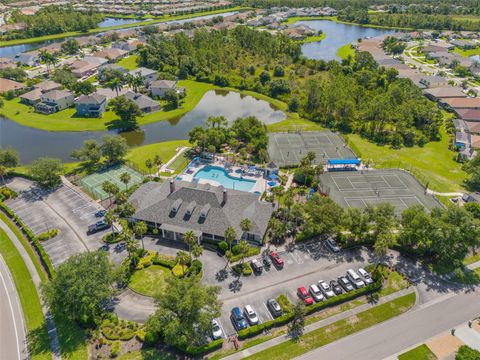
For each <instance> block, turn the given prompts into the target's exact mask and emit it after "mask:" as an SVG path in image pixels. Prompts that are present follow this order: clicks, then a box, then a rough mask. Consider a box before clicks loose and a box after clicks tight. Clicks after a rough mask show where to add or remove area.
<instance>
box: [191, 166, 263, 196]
mask: <svg viewBox="0 0 480 360" xmlns="http://www.w3.org/2000/svg"><path fill="white" fill-rule="evenodd" d="M193 178H194V179H204V180H212V181H216V182H217V183H219V184H220V185H222V186H223V187H224V188H226V189H234V190H240V191H250V190H252V188H253V185H255V183H256V181H254V180H247V179H240V178H237V177H233V176H230V175H229V174H228V173H227V172H226V171H225V169H223V168H221V167H218V166H205V167H204V168H203V169H200V170H198V171H197V173H196V174H195V175H194V176H193Z"/></svg>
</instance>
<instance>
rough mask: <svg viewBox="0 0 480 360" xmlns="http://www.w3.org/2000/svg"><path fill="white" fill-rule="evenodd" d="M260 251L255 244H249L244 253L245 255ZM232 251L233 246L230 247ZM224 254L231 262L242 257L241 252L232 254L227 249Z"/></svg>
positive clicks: (255, 253)
mask: <svg viewBox="0 0 480 360" xmlns="http://www.w3.org/2000/svg"><path fill="white" fill-rule="evenodd" d="M234 247H235V246H234ZM260 251H261V250H260V248H259V247H257V246H250V247H249V248H248V251H247V254H246V255H245V257H250V256H255V255H258V254H260ZM232 252H233V248H232ZM226 256H227V257H228V258H229V259H230V261H231V262H237V261H239V260H241V259H242V255H241V254H238V255H232V254H231V253H230V252H229V251H227V252H226Z"/></svg>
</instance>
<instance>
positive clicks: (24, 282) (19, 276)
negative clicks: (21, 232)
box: [0, 229, 52, 360]
mask: <svg viewBox="0 0 480 360" xmlns="http://www.w3.org/2000/svg"><path fill="white" fill-rule="evenodd" d="M0 254H2V257H3V259H4V260H5V262H6V264H7V266H8V268H9V269H10V273H11V275H12V278H13V281H14V283H15V287H16V288H17V292H18V296H19V298H20V303H21V304H22V309H23V316H24V319H25V325H26V328H27V334H28V335H27V336H28V341H29V346H28V348H29V352H30V356H31V358H32V359H34V360H42V359H51V358H52V353H51V350H50V338H49V337H48V332H47V327H46V323H45V316H44V315H43V312H42V305H41V304H40V298H39V296H38V293H37V289H36V288H35V284H34V283H33V280H32V278H31V276H30V272H29V271H28V268H27V265H25V263H24V262H23V259H22V256H21V255H20V253H19V252H18V250H17V248H16V247H15V245H14V244H13V243H12V241H11V240H10V238H9V237H8V236H7V234H6V233H5V232H4V231H3V230H1V229H0Z"/></svg>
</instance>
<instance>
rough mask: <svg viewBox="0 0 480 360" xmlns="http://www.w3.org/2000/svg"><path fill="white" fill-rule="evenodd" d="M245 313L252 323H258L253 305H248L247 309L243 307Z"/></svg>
mask: <svg viewBox="0 0 480 360" xmlns="http://www.w3.org/2000/svg"><path fill="white" fill-rule="evenodd" d="M243 313H244V314H245V317H246V318H247V321H248V323H249V324H250V325H257V324H258V316H257V314H256V313H255V311H254V310H253V308H252V306H251V305H246V306H245V309H243Z"/></svg>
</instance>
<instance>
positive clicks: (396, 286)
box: [379, 271, 408, 296]
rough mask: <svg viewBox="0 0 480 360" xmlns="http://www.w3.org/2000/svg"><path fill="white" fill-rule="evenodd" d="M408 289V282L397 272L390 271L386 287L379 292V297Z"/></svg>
mask: <svg viewBox="0 0 480 360" xmlns="http://www.w3.org/2000/svg"><path fill="white" fill-rule="evenodd" d="M406 287H408V281H407V280H406V279H405V278H404V277H403V276H402V275H401V274H400V273H398V272H396V271H392V272H390V274H389V275H388V279H387V283H386V285H385V286H384V287H383V288H382V290H380V293H379V295H380V296H387V295H390V294H393V293H394V292H396V291H400V290H402V289H405V288H406Z"/></svg>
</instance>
